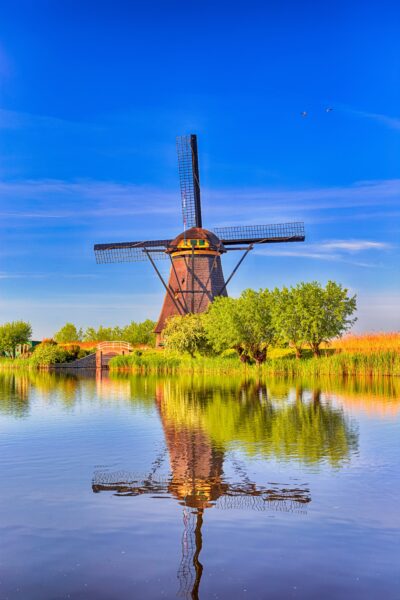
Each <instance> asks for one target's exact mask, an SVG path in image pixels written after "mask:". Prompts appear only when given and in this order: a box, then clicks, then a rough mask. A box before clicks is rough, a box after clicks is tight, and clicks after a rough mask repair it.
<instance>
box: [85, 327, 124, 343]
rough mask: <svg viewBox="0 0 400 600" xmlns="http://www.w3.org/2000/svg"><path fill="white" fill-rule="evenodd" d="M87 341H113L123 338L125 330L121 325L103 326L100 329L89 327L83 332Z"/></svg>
mask: <svg viewBox="0 0 400 600" xmlns="http://www.w3.org/2000/svg"><path fill="white" fill-rule="evenodd" d="M83 339H84V340H85V342H113V341H118V340H123V339H124V337H123V330H122V329H121V328H120V327H103V325H100V327H99V328H98V329H95V328H94V327H88V328H87V329H86V330H85V333H84V334H83Z"/></svg>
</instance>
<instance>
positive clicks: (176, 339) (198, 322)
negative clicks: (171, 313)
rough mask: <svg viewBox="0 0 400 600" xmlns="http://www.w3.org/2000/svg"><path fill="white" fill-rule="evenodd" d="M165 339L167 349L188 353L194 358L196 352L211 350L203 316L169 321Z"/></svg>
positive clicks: (164, 334) (193, 315) (191, 315)
mask: <svg viewBox="0 0 400 600" xmlns="http://www.w3.org/2000/svg"><path fill="white" fill-rule="evenodd" d="M163 339H164V344H165V347H166V348H168V349H170V350H176V351H177V352H182V353H183V352H188V353H189V354H190V356H191V357H192V358H193V357H194V356H195V354H196V352H205V351H206V350H207V348H209V347H208V341H207V336H206V332H205V329H204V326H203V322H202V315H199V314H189V315H185V316H183V317H179V316H176V317H172V318H170V319H168V321H167V324H166V327H165V329H164V332H163Z"/></svg>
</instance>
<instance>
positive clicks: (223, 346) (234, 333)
mask: <svg viewBox="0 0 400 600" xmlns="http://www.w3.org/2000/svg"><path fill="white" fill-rule="evenodd" d="M202 320H203V325H204V329H205V332H206V335H207V339H208V341H209V343H210V344H211V346H212V348H213V349H214V350H215V352H218V353H220V352H223V351H224V350H228V349H230V348H233V349H235V350H236V351H237V352H238V354H239V356H240V358H241V360H242V361H243V362H247V360H248V354H247V352H246V351H245V348H244V346H243V340H242V339H241V335H240V330H239V327H238V323H239V320H240V318H239V315H238V301H237V300H236V299H234V298H227V297H225V296H219V297H217V298H215V300H214V302H213V303H212V304H210V306H209V308H208V310H207V312H206V313H204V315H203V319H202Z"/></svg>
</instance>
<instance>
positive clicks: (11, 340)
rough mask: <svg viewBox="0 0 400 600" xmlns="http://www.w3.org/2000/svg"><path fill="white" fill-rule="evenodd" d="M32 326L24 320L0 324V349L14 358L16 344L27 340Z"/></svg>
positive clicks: (24, 342)
mask: <svg viewBox="0 0 400 600" xmlns="http://www.w3.org/2000/svg"><path fill="white" fill-rule="evenodd" d="M31 335H32V327H31V325H30V323H27V322H26V321H12V322H11V323H4V325H1V326H0V351H2V352H5V353H7V354H10V355H11V356H12V358H15V353H16V349H17V346H18V345H19V344H26V343H27V342H29V340H30V338H31Z"/></svg>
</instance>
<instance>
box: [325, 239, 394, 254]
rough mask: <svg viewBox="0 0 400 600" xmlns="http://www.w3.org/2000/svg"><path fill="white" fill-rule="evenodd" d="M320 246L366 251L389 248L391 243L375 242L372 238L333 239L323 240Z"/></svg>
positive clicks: (331, 248)
mask: <svg viewBox="0 0 400 600" xmlns="http://www.w3.org/2000/svg"><path fill="white" fill-rule="evenodd" d="M319 246H320V247H322V248H324V249H326V250H343V251H344V252H350V253H354V252H364V251H365V250H387V249H389V248H390V246H391V245H390V244H388V243H386V242H375V241H372V240H332V241H329V242H322V244H319Z"/></svg>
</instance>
